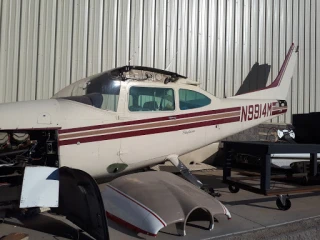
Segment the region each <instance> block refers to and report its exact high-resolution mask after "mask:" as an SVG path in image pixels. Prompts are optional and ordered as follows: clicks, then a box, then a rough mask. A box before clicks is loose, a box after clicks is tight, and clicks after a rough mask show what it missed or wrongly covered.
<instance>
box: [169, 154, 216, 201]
mask: <svg viewBox="0 0 320 240" xmlns="http://www.w3.org/2000/svg"><path fill="white" fill-rule="evenodd" d="M167 160H169V161H170V162H171V163H172V164H173V165H174V166H175V167H176V168H177V169H178V170H179V172H180V173H181V174H182V176H183V177H184V178H185V179H187V180H188V181H189V182H191V183H192V184H193V185H195V186H197V187H198V188H200V189H202V190H203V191H205V192H206V193H208V194H210V195H211V196H213V197H220V196H221V194H220V193H218V192H216V191H215V190H214V189H213V188H212V187H209V186H205V185H204V184H203V183H202V182H201V181H200V180H199V179H198V178H197V177H195V176H194V175H193V174H192V173H191V172H190V170H189V169H188V168H187V167H186V165H184V164H183V163H182V162H181V161H180V160H179V158H178V155H170V156H168V157H167Z"/></svg>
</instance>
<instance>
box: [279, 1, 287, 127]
mask: <svg viewBox="0 0 320 240" xmlns="http://www.w3.org/2000/svg"><path fill="white" fill-rule="evenodd" d="M286 1H287V0H280V17H279V21H280V30H279V31H280V33H279V70H280V68H281V65H282V63H283V62H284V59H285V56H286V52H287V50H286V29H287V24H286V21H287V18H286V13H287V12H286V7H287V6H286ZM288 48H289V47H288ZM279 70H278V71H279ZM278 119H279V120H278V121H279V122H284V120H285V115H281V116H279V118H278Z"/></svg>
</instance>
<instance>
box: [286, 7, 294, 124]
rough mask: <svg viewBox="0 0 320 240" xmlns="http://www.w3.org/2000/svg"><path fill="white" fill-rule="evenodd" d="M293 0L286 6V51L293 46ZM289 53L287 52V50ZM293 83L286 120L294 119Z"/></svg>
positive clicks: (289, 94)
mask: <svg viewBox="0 0 320 240" xmlns="http://www.w3.org/2000/svg"><path fill="white" fill-rule="evenodd" d="M292 7H293V2H292V1H287V6H286V11H287V12H286V15H287V18H286V21H287V22H286V26H287V29H286V46H285V51H287V50H286V49H289V47H290V46H291V44H292V42H293V20H292V18H293V8H292ZM285 53H287V52H285ZM292 84H293V79H292V80H291V85H290V89H289V92H288V102H289V104H290V105H289V107H288V111H287V113H286V117H285V120H286V121H287V122H291V121H292V117H291V115H292V109H293V108H292Z"/></svg>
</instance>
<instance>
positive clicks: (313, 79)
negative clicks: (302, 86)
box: [309, 0, 319, 112]
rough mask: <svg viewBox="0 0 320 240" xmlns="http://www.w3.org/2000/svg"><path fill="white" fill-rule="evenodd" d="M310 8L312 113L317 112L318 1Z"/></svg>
mask: <svg viewBox="0 0 320 240" xmlns="http://www.w3.org/2000/svg"><path fill="white" fill-rule="evenodd" d="M310 4H311V6H310V11H311V13H310V51H309V52H310V68H309V69H310V96H309V97H310V101H309V102H310V112H315V111H316V101H317V100H316V95H317V94H316V71H317V70H316V15H317V14H319V12H316V9H317V3H316V0H311V3H310Z"/></svg>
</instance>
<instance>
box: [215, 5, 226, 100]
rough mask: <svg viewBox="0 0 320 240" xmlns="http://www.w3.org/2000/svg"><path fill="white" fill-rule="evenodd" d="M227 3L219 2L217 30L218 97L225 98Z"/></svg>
mask: <svg viewBox="0 0 320 240" xmlns="http://www.w3.org/2000/svg"><path fill="white" fill-rule="evenodd" d="M226 12H227V11H226V1H225V0H219V1H218V29H217V33H218V34H217V37H218V42H217V48H218V49H217V54H218V55H217V73H216V92H215V94H216V96H217V97H224V95H225V92H224V83H225V52H226V44H225V43H226V40H225V39H226Z"/></svg>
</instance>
